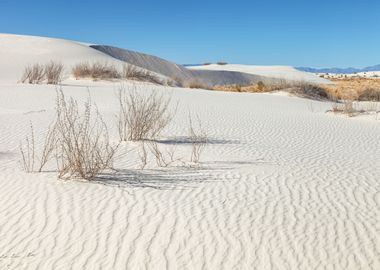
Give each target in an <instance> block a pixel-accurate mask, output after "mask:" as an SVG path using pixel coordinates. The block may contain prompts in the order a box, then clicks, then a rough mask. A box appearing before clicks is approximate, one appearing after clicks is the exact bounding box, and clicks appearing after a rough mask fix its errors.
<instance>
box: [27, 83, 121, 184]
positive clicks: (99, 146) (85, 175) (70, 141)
mask: <svg viewBox="0 0 380 270" xmlns="http://www.w3.org/2000/svg"><path fill="white" fill-rule="evenodd" d="M56 103H57V107H56V118H55V120H54V122H53V123H52V124H51V125H50V126H49V128H48V131H47V133H46V136H45V140H44V143H43V148H42V152H41V157H40V158H39V159H38V158H37V155H36V154H35V146H34V145H35V142H34V130H33V126H32V125H31V136H30V137H26V140H25V145H23V144H20V152H21V155H22V165H23V168H24V170H25V171H26V172H35V171H37V172H41V171H42V169H43V168H44V166H45V165H46V164H47V163H48V162H49V161H50V160H51V159H52V158H53V156H55V159H56V164H57V170H58V173H59V178H62V179H70V178H82V179H86V180H92V179H94V178H95V177H96V176H97V175H99V174H100V173H101V172H102V171H104V170H106V169H111V168H112V163H113V157H114V154H115V151H116V149H117V146H116V147H112V146H111V145H110V143H109V138H108V130H107V126H106V125H105V123H104V121H103V120H102V117H101V116H100V114H99V112H98V111H97V110H95V113H94V110H93V109H92V104H91V100H90V98H89V99H88V100H87V102H86V103H85V105H84V111H83V112H81V111H80V110H79V107H78V104H77V102H76V101H75V100H74V99H72V98H70V99H69V100H66V98H65V96H64V94H63V92H62V90H60V91H58V92H57V100H56ZM37 161H38V162H39V163H38V167H37V169H36V167H35V165H37V164H36V163H37Z"/></svg>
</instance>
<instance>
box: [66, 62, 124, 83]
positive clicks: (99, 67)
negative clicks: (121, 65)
mask: <svg viewBox="0 0 380 270" xmlns="http://www.w3.org/2000/svg"><path fill="white" fill-rule="evenodd" d="M72 74H73V76H74V77H75V78H76V79H77V80H78V79H80V78H92V79H94V80H109V79H120V78H121V77H122V76H121V74H120V72H119V71H118V70H117V69H116V68H115V66H113V65H108V64H107V63H102V62H94V63H92V64H90V63H88V62H84V63H80V64H77V65H76V66H74V67H73V69H72Z"/></svg>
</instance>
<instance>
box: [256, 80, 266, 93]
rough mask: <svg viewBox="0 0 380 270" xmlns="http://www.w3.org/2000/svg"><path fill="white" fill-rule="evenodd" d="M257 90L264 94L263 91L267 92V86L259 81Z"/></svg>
mask: <svg viewBox="0 0 380 270" xmlns="http://www.w3.org/2000/svg"><path fill="white" fill-rule="evenodd" d="M257 90H258V91H259V92H263V91H264V90H265V84H264V83H263V82H262V81H259V82H258V83H257Z"/></svg>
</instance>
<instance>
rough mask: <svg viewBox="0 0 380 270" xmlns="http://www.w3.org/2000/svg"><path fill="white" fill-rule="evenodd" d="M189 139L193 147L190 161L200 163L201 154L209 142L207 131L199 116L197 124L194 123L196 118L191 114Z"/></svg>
mask: <svg viewBox="0 0 380 270" xmlns="http://www.w3.org/2000/svg"><path fill="white" fill-rule="evenodd" d="M189 139H190V142H191V149H192V150H191V156H190V161H191V162H193V163H195V164H198V163H199V162H200V158H201V154H202V153H203V150H204V148H205V147H206V144H207V142H208V137H207V133H206V131H205V129H204V128H203V126H202V122H201V119H200V118H199V116H197V122H196V124H194V120H193V119H192V118H191V116H189Z"/></svg>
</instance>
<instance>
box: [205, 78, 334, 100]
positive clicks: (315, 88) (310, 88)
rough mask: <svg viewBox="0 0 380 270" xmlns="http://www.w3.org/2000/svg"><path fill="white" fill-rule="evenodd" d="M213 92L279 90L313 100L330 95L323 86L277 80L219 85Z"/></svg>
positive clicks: (326, 97)
mask: <svg viewBox="0 0 380 270" xmlns="http://www.w3.org/2000/svg"><path fill="white" fill-rule="evenodd" d="M212 89H213V90H219V91H229V92H249V93H262V92H272V91H278V90H285V91H288V92H290V93H292V94H295V95H297V96H301V97H306V98H312V99H328V98H329V95H328V92H327V90H326V89H325V87H324V86H322V85H316V84H312V83H307V82H302V81H286V80H275V81H272V82H266V83H264V82H262V81H259V82H257V83H255V84H250V85H244V86H243V85H238V84H233V85H217V86H214V87H213V88H212Z"/></svg>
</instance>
